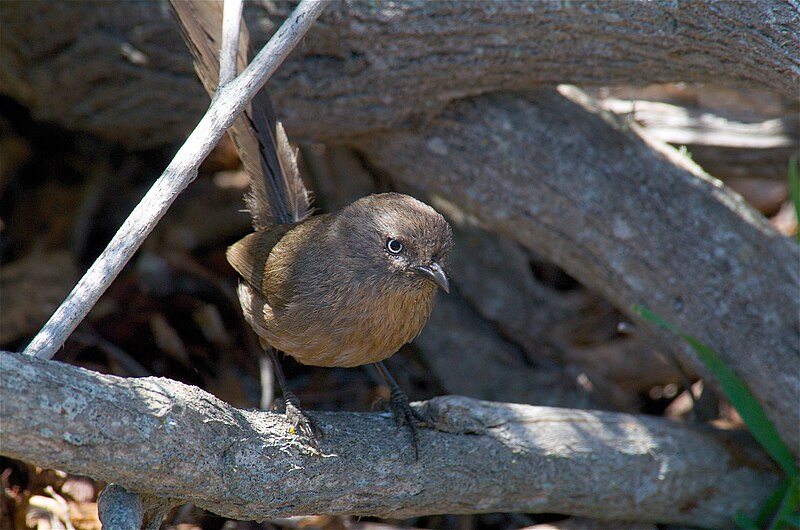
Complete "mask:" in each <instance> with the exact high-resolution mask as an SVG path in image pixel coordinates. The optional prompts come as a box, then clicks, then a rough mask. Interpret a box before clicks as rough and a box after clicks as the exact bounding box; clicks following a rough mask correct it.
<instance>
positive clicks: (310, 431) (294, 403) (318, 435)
mask: <svg viewBox="0 0 800 530" xmlns="http://www.w3.org/2000/svg"><path fill="white" fill-rule="evenodd" d="M284 400H285V402H286V418H287V419H288V420H289V421H290V422H291V423H292V433H299V434H300V435H301V436H302V437H303V438H305V439H306V441H307V442H308V445H310V446H311V448H312V449H314V451H316V452H317V453H321V451H320V448H319V441H320V440H322V438H323V433H322V429H320V427H319V425H318V424H317V422H316V421H315V420H314V418H312V417H311V416H309V415H308V413H306V412H305V411H304V410H303V409H302V408H300V400H299V399H297V396H295V395H294V394H293V393H291V392H287V393H286V395H285V396H284Z"/></svg>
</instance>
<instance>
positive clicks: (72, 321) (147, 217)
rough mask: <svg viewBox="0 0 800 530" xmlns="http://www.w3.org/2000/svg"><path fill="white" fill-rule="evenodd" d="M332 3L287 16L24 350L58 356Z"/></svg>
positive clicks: (313, 1) (309, 2) (317, 1)
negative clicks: (280, 66) (200, 167)
mask: <svg viewBox="0 0 800 530" xmlns="http://www.w3.org/2000/svg"><path fill="white" fill-rule="evenodd" d="M327 3H328V0H303V1H302V2H300V4H299V5H298V6H297V9H295V11H294V13H292V14H291V15H290V16H289V18H288V19H286V21H285V22H284V23H283V25H282V26H281V27H280V29H279V30H278V32H277V33H276V34H275V35H274V36H273V37H272V39H270V41H269V42H268V43H267V44H266V45H265V46H264V48H263V49H262V50H261V51H260V52H259V53H258V55H256V57H255V58H254V59H253V62H252V63H251V64H250V65H249V66H248V67H247V68H245V70H244V71H243V72H242V74H241V75H239V76H238V77H237V78H235V79H234V80H233V81H231V82H230V83H229V84H228V85H226V86H223V87H222V88H221V89H220V90H219V91H218V93H217V97H216V98H214V100H213V101H212V102H211V105H210V106H209V108H208V112H206V114H205V116H203V118H202V119H201V120H200V123H198V124H197V127H196V128H195V130H194V131H193V132H192V134H191V135H190V136H189V138H188V139H187V140H186V143H184V144H183V146H182V147H181V148H180V150H179V151H178V153H177V154H176V155H175V158H173V160H172V162H170V164H169V166H167V168H166V169H165V170H164V173H163V174H162V175H161V176H160V177H159V178H158V180H157V181H156V182H155V184H153V187H152V188H150V191H148V192H147V195H145V196H144V198H143V199H142V201H141V202H140V203H139V204H138V205H137V206H136V208H134V210H133V212H131V214H130V216H128V218H127V219H126V220H125V222H124V223H123V224H122V226H121V227H120V229H119V230H118V231H117V233H116V234H115V235H114V237H113V238H112V239H111V242H110V243H109V244H108V246H107V247H106V249H105V250H104V251H103V253H102V254H101V255H100V257H99V258H97V260H96V261H95V262H94V264H92V266H91V267H90V268H89V270H88V271H86V274H84V275H83V278H81V280H80V281H79V282H78V284H77V285H76V286H75V288H74V289H73V290H72V292H71V293H70V294H69V295H68V296H67V298H66V300H64V302H63V303H62V304H61V306H60V307H59V308H58V309H57V310H56V312H55V313H53V316H52V317H50V320H48V321H47V323H46V324H45V325H44V327H43V328H42V330H41V331H40V332H39V333H38V334H37V335H36V336H35V337H34V338H33V340H32V341H31V343H30V344H29V345H28V347H27V348H26V349H25V351H24V352H23V353H25V354H26V355H31V356H34V357H38V358H41V359H50V358H52V357H53V355H55V353H56V352H57V351H58V349H59V348H60V347H61V346H62V345H63V344H64V342H65V341H66V339H67V337H68V336H69V335H70V334H71V333H72V332H73V331H74V330H75V328H76V327H77V326H78V324H79V323H80V322H81V321H82V320H83V319H84V318H85V317H86V315H87V314H88V313H89V311H90V310H91V308H92V307H93V306H94V304H95V303H97V300H98V299H99V298H100V296H101V295H102V294H103V293H104V292H105V290H106V289H107V288H108V286H109V285H111V282H112V281H114V279H115V278H116V277H117V276H118V275H119V273H120V271H121V270H122V268H123V267H124V266H125V264H126V263H127V262H128V260H130V259H131V257H132V256H133V254H134V253H135V252H136V250H137V249H138V248H139V246H140V245H141V244H142V242H143V241H144V239H145V238H146V237H147V236H148V235H149V234H150V232H151V231H152V230H153V228H154V227H155V225H156V223H158V221H159V220H160V219H161V217H163V215H164V214H165V213H166V211H167V209H168V208H169V206H170V205H171V204H172V202H173V201H174V200H175V198H176V197H177V196H178V194H179V193H180V192H181V191H183V190H184V189H185V188H186V186H188V185H189V183H191V182H192V180H194V178H195V177H196V176H197V168H198V166H199V165H200V163H201V162H202V161H203V160H204V159H205V157H206V156H207V155H208V153H210V152H211V150H212V149H213V148H214V146H215V145H217V142H219V140H220V138H221V137H222V135H223V134H224V133H225V131H226V130H227V129H228V127H230V126H231V124H232V123H233V122H234V120H235V119H236V118H237V117H238V116H239V114H241V112H242V110H243V109H244V107H245V106H246V105H247V102H248V101H250V99H251V98H252V97H253V96H254V95H255V94H256V92H258V91H259V90H260V89H261V87H263V86H264V83H266V82H267V79H269V77H270V76H271V75H272V74H273V73H274V72H275V70H276V69H277V68H278V66H279V65H280V64H281V63H282V62H283V61H284V59H286V56H288V55H289V53H290V52H291V51H292V50H293V49H294V47H295V46H297V43H298V42H300V39H302V38H303V36H304V35H305V34H306V32H307V31H308V30H309V28H310V27H311V25H312V24H313V23H314V21H315V20H316V19H317V17H319V15H320V14H321V13H322V11H323V9H325V6H326V5H327Z"/></svg>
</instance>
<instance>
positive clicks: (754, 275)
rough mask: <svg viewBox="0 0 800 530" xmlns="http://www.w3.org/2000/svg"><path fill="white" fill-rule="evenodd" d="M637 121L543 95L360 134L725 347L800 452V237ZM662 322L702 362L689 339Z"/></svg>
mask: <svg viewBox="0 0 800 530" xmlns="http://www.w3.org/2000/svg"><path fill="white" fill-rule="evenodd" d="M571 97H573V98H574V99H576V100H578V99H580V95H579V94H577V92H576V91H572V96H571ZM631 127H632V126H629V125H627V124H625V123H619V122H617V121H615V120H614V118H613V117H612V116H604V115H602V114H597V113H595V112H590V111H588V110H587V109H585V108H583V107H582V106H581V105H579V104H576V103H575V102H573V101H570V100H569V99H567V98H565V97H563V96H561V95H559V94H558V93H556V92H555V91H550V90H540V91H537V92H534V93H528V94H520V95H502V96H483V97H480V98H476V99H471V100H465V101H462V102H458V103H455V104H453V105H452V106H451V107H449V108H448V109H447V110H446V112H444V113H443V114H442V115H441V116H440V117H439V118H437V119H435V120H433V121H431V122H430V123H429V124H427V125H426V126H425V127H423V128H421V130H420V131H419V132H418V133H416V132H414V133H412V132H408V133H402V132H397V133H387V134H384V135H372V136H368V137H364V138H360V139H358V140H356V141H354V142H353V144H354V147H356V148H358V149H360V150H361V151H362V152H363V153H364V154H365V156H366V158H367V159H368V160H369V161H370V163H372V164H373V165H374V166H376V167H377V168H378V169H379V170H382V171H385V172H386V173H388V174H389V175H391V176H392V177H393V178H395V179H396V181H398V182H400V183H402V184H403V185H405V186H410V187H416V188H420V187H423V188H425V189H427V190H428V191H429V192H434V193H436V194H439V195H441V196H442V197H445V198H446V199H447V200H450V201H453V202H455V203H456V204H458V205H459V207H461V208H463V209H464V210H466V211H468V212H470V213H472V214H473V215H475V216H476V217H478V218H479V219H481V221H483V222H484V223H485V224H486V225H487V227H488V228H489V229H491V230H493V231H496V232H499V233H503V234H506V235H508V236H509V237H512V238H514V239H516V240H517V241H519V242H520V243H521V244H523V245H525V246H527V247H528V248H530V249H532V250H534V251H537V252H541V253H543V254H546V255H547V256H548V257H549V258H551V259H553V260H554V261H555V262H556V263H558V264H559V265H560V266H561V267H563V268H564V269H566V270H567V271H568V272H569V273H570V274H572V275H573V276H574V277H576V278H578V279H579V280H580V281H581V282H583V283H584V284H586V285H589V286H591V287H593V288H594V289H596V290H597V291H599V292H600V293H602V294H603V295H604V296H605V297H606V298H608V299H609V300H610V301H611V302H613V303H614V304H615V305H616V306H617V307H618V308H620V309H622V310H626V311H628V312H629V316H630V317H631V318H632V319H635V318H636V317H635V315H633V314H630V308H631V307H632V306H633V305H634V304H640V305H643V306H647V307H649V308H650V309H652V310H654V311H656V312H657V313H659V314H660V315H662V316H663V317H664V318H666V319H667V320H669V321H671V322H673V323H674V324H675V325H677V326H678V327H679V328H680V329H682V330H684V331H686V332H687V333H690V334H692V335H694V336H696V337H698V338H699V339H700V340H702V341H703V342H705V343H706V344H708V345H709V346H711V347H712V348H714V350H716V351H717V352H718V354H719V355H720V357H721V358H722V359H723V361H725V363H726V364H727V365H728V366H730V367H731V368H732V369H733V370H734V371H735V372H737V373H738V374H739V375H740V376H741V377H742V378H743V379H744V380H745V381H747V383H748V385H749V386H750V389H751V390H752V391H753V392H754V394H755V395H756V396H757V397H758V398H759V400H760V401H761V403H762V405H763V406H764V408H765V409H766V411H767V414H768V415H769V417H770V419H771V420H772V422H773V423H774V424H775V425H776V426H777V428H778V431H779V433H780V434H781V437H782V438H783V439H784V440H785V441H786V442H787V445H789V447H790V448H792V450H793V451H794V453H795V456H798V451H800V431H798V429H797V426H798V425H800V409H798V407H797V403H800V362H798V359H800V346H799V345H798V341H797V337H798V334H799V333H800V330H799V329H798V327H799V326H800V323H798V320H797V315H798V314H800V299H798V296H797V293H798V292H800V270H799V269H798V267H797V264H798V263H800V247H798V245H797V244H796V243H795V242H794V241H792V240H790V239H789V238H786V237H783V236H781V235H780V234H778V233H777V232H776V231H775V230H774V229H772V227H771V226H770V225H769V223H768V222H767V221H766V220H765V219H764V218H763V217H762V216H761V215H759V214H758V213H757V212H755V211H754V210H752V208H750V207H748V206H747V205H746V204H745V203H744V201H743V200H742V199H741V198H740V197H739V196H738V195H736V194H734V193H731V192H730V191H729V190H728V189H727V188H724V187H722V186H721V184H720V183H719V182H718V181H715V180H714V179H711V178H709V177H708V176H706V175H704V174H703V173H702V170H700V168H698V167H697V166H695V165H693V164H691V162H688V161H686V160H685V159H684V158H682V157H680V156H678V155H677V152H676V151H675V150H673V149H670V148H668V147H665V146H663V145H661V144H658V143H657V142H652V141H647V140H645V139H643V138H642V137H639V136H637V134H635V133H634V131H633V130H631ZM435 204H436V203H434V205H435ZM646 326H647V325H646ZM646 329H647V331H646V334H647V335H648V336H657V337H661V338H662V339H663V341H662V342H663V344H664V346H665V347H666V348H667V349H672V350H673V351H675V352H676V353H678V354H679V355H682V356H683V357H684V358H688V359H694V354H693V352H692V351H691V349H690V348H688V346H685V345H684V344H683V343H682V341H681V340H680V339H679V338H677V337H675V336H671V335H669V334H666V333H664V332H662V331H660V330H656V329H653V327H652V326H648V327H647V328H646ZM631 362H634V361H631ZM694 367H695V369H696V371H698V372H700V373H702V372H703V369H702V366H701V365H699V363H698V362H696V361H695V362H694Z"/></svg>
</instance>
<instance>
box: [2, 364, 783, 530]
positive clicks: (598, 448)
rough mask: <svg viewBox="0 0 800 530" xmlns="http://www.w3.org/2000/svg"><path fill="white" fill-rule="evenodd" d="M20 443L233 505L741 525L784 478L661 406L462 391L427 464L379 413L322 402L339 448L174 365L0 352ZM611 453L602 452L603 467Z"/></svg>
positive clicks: (292, 511)
mask: <svg viewBox="0 0 800 530" xmlns="http://www.w3.org/2000/svg"><path fill="white" fill-rule="evenodd" d="M0 370H1V371H2V373H3V377H2V379H0V421H2V424H3V429H2V431H1V432H0V447H1V448H2V449H1V452H2V454H3V455H5V456H9V457H12V458H17V459H21V460H24V461H27V462H31V463H35V464H36V465H39V466H43V467H52V468H57V469H62V470H65V471H68V472H71V473H77V474H81V475H86V476H90V477H93V478H95V479H100V480H105V481H109V482H113V483H115V484H118V485H120V486H122V487H124V488H125V489H127V490H129V491H132V492H136V493H139V494H141V495H144V496H145V497H147V496H149V495H154V496H158V497H161V498H170V499H179V500H182V501H184V502H192V503H194V504H196V505H197V506H200V507H202V508H205V509H208V510H210V511H213V512H215V513H218V514H220V515H223V516H226V517H232V518H236V519H264V518H269V517H284V516H289V515H296V514H309V513H317V514H354V515H364V516H367V515H370V516H372V515H374V516H381V517H396V518H402V517H410V516H413V515H422V514H437V513H480V512H494V511H501V512H513V511H523V512H555V513H564V514H574V515H583V516H591V517H598V516H600V514H602V517H603V518H604V519H606V520H637V521H652V522H662V523H675V524H690V525H694V526H703V527H726V526H730V525H731V524H732V521H731V517H732V515H733V514H734V513H735V511H736V510H737V509H742V510H744V511H745V512H748V513H752V512H753V511H754V510H755V509H757V507H758V506H759V504H760V503H761V502H763V501H764V500H765V499H766V497H767V496H768V495H769V494H770V492H771V489H772V488H773V487H775V485H776V484H777V481H778V476H777V475H776V474H775V470H774V468H773V467H772V466H771V464H769V462H768V461H766V460H765V457H764V456H763V455H762V454H761V453H760V452H758V451H756V450H754V448H753V445H752V444H751V443H748V442H747V440H737V441H734V440H733V439H732V438H731V433H727V434H726V433H724V432H722V431H714V430H712V429H700V428H689V427H686V426H684V425H681V424H677V423H673V422H670V421H667V420H663V419H658V418H652V417H644V416H642V417H637V416H632V415H628V414H615V413H603V412H589V411H574V410H568V409H555V408H547V407H530V406H525V405H513V404H505V403H490V402H483V401H476V400H473V399H468V398H462V397H456V396H450V397H442V398H437V399H434V400H431V401H429V402H427V403H425V404H424V405H423V406H424V407H425V408H426V409H427V411H428V412H429V413H430V414H431V415H432V417H433V418H434V420H435V423H436V427H437V429H438V430H429V429H424V430H423V431H422V432H421V433H420V434H421V440H420V447H421V456H420V460H419V462H416V463H415V462H414V460H413V451H411V449H410V447H409V445H408V440H407V439H406V437H405V436H403V433H402V431H401V432H398V431H397V429H396V428H395V426H394V423H393V421H392V419H391V418H390V417H388V416H385V415H380V414H363V413H362V414H354V413H321V412H316V413H314V416H315V418H317V420H318V421H319V423H320V425H321V427H322V428H323V429H324V431H325V433H326V436H325V439H324V441H323V445H322V449H323V451H324V452H325V453H326V454H327V456H326V457H324V458H315V457H312V456H310V455H309V454H308V453H307V452H306V450H305V448H304V446H303V445H302V444H300V443H299V442H298V438H297V436H296V435H294V434H292V433H290V426H289V424H288V423H287V422H286V421H285V418H284V416H283V415H281V414H278V413H275V412H265V411H255V410H241V409H236V408H233V407H231V406H230V405H228V404H226V403H224V402H222V401H220V400H218V399H216V398H215V397H213V396H211V395H210V394H208V393H206V392H204V391H202V390H200V389H198V388H196V387H190V386H187V385H184V384H181V383H178V382H176V381H172V380H169V379H163V378H136V379H131V378H128V379H123V378H119V377H114V376H107V375H102V374H99V373H97V372H92V371H89V370H85V369H82V368H77V367H74V366H69V365H66V364H63V363H58V362H52V361H42V360H38V359H33V358H28V357H24V356H22V355H19V354H15V353H3V354H0ZM601 464H602V465H601Z"/></svg>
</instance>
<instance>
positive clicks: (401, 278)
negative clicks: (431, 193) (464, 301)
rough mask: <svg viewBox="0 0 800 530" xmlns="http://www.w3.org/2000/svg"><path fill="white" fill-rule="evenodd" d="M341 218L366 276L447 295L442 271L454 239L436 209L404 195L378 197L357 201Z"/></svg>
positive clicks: (371, 196) (447, 285) (383, 194)
mask: <svg viewBox="0 0 800 530" xmlns="http://www.w3.org/2000/svg"><path fill="white" fill-rule="evenodd" d="M341 213H342V215H343V218H344V219H346V220H347V221H346V223H344V226H343V229H344V230H347V231H348V232H349V233H348V234H347V237H348V238H352V239H353V240H354V241H355V240H358V243H357V244H354V245H352V248H356V249H360V251H361V252H364V255H363V256H362V261H363V263H364V265H365V267H366V269H368V270H364V271H363V272H364V273H365V274H367V277H371V278H376V279H377V280H378V281H381V280H382V279H385V280H386V281H387V282H390V283H392V284H395V285H399V286H400V287H401V288H407V289H414V288H429V286H438V287H440V288H441V289H443V290H444V291H445V292H449V291H450V282H449V281H448V279H447V274H446V272H445V266H446V264H447V255H448V254H449V252H450V249H451V248H452V246H453V236H452V231H451V230H450V225H449V224H448V223H447V221H446V220H445V219H444V217H442V216H441V214H439V213H438V212H437V211H436V210H434V209H433V208H431V207H430V206H428V205H427V204H425V203H422V202H420V201H418V200H416V199H414V198H413V197H410V196H408V195H403V194H400V193H381V194H377V195H370V196H368V197H364V198H362V199H359V200H357V201H355V202H354V203H352V204H351V205H349V206H348V207H347V208H345V209H344V210H342V212H341ZM363 249H367V250H366V251H364V250H363ZM353 257H356V256H353ZM387 273H388V275H387Z"/></svg>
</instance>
